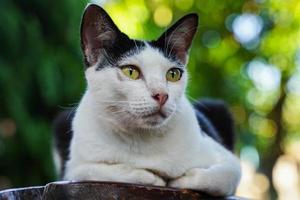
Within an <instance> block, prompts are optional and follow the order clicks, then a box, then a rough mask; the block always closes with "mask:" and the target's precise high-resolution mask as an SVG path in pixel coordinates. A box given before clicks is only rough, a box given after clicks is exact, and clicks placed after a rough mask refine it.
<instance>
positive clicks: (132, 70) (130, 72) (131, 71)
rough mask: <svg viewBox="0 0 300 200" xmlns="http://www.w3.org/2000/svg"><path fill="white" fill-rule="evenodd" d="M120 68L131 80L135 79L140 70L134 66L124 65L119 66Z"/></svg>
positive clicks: (138, 75)
mask: <svg viewBox="0 0 300 200" xmlns="http://www.w3.org/2000/svg"><path fill="white" fill-rule="evenodd" d="M121 70H122V72H123V74H124V75H125V76H127V77H128V78H131V79H133V80H136V79H138V78H139V77H140V71H139V69H138V68H137V67H136V66H133V65H125V66H122V67H121Z"/></svg>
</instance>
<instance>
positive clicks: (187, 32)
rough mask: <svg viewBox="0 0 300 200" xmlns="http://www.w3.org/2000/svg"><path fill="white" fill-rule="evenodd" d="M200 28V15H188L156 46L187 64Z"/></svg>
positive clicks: (155, 43) (163, 36)
mask: <svg viewBox="0 0 300 200" xmlns="http://www.w3.org/2000/svg"><path fill="white" fill-rule="evenodd" d="M197 28H198V15H197V14H195V13H193V14H188V15H186V16H184V17H182V18H181V19H179V20H178V21H177V22H176V23H175V24H174V25H173V26H171V27H170V28H169V29H168V30H167V31H165V32H164V33H163V34H162V35H161V36H160V37H159V39H158V40H156V41H154V45H156V46H159V47H160V48H163V51H164V52H166V53H167V55H173V56H175V57H176V58H177V59H179V61H180V62H181V63H183V64H186V61H187V55H188V51H189V48H190V46H191V44H192V41H193V38H194V36H195V33H196V31H197Z"/></svg>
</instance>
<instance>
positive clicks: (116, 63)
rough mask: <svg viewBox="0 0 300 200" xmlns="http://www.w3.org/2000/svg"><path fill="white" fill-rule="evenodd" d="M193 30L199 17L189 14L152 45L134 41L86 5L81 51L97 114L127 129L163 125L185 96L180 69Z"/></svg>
mask: <svg viewBox="0 0 300 200" xmlns="http://www.w3.org/2000/svg"><path fill="white" fill-rule="evenodd" d="M137 17H138V16H137ZM197 25H198V16H197V15H196V14H189V15H186V16H184V17H183V18H181V19H180V20H178V21H177V22H176V23H175V24H174V25H173V26H172V27H170V28H169V29H168V30H167V31H165V32H164V33H163V34H162V35H161V36H160V37H159V38H158V39H157V40H154V41H150V42H147V41H139V40H133V39H130V38H129V37H128V36H127V35H125V34H124V33H122V32H121V31H120V30H119V29H118V28H117V26H116V25H115V24H114V22H113V21H112V20H111V18H110V17H109V15H108V14H107V13H106V12H105V11H104V10H103V9H102V8H101V7H99V6H97V5H93V4H92V5H89V6H88V7H87V8H86V10H85V12H84V15H83V18H82V24H81V47H82V51H83V54H84V59H85V65H86V70H85V75H86V79H87V82H88V91H89V93H90V94H91V95H92V97H93V99H94V102H95V103H96V104H97V105H99V106H101V107H102V108H104V111H103V110H102V112H101V113H99V115H102V116H105V117H104V118H105V119H109V120H113V121H114V122H115V123H118V124H120V125H122V126H126V127H130V128H134V127H136V128H138V129H152V128H158V127H161V126H162V125H163V124H165V123H166V122H167V121H168V119H170V118H171V117H172V116H173V115H174V113H176V111H177V110H178V107H180V103H181V100H182V97H183V95H184V91H185V87H186V83H187V70H186V67H185V65H186V63H187V60H188V51H189V48H190V46H191V43H192V40H193V37H194V35H195V33H196V30H197ZM149 31H150V30H149ZM99 112H100V111H99ZM103 112H104V113H103Z"/></svg>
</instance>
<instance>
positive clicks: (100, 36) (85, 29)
mask: <svg viewBox="0 0 300 200" xmlns="http://www.w3.org/2000/svg"><path fill="white" fill-rule="evenodd" d="M119 34H121V31H120V30H119V29H118V28H117V26H116V25H115V24H114V22H113V21H112V19H111V18H110V17H109V15H108V14H107V13H106V12H105V11H104V10H103V8H101V7H100V6H97V5H95V4H90V5H88V6H87V8H86V9H85V11H84V14H83V17H82V22H81V48H82V51H83V54H84V58H85V64H86V66H87V67H90V66H92V65H94V64H96V63H97V62H98V61H99V60H100V59H104V56H105V49H106V48H109V47H110V46H111V45H113V44H114V42H115V41H116V40H117V37H118V35H119Z"/></svg>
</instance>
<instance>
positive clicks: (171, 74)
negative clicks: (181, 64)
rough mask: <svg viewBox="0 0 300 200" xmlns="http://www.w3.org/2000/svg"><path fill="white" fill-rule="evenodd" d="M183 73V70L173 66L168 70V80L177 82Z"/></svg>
mask: <svg viewBox="0 0 300 200" xmlns="http://www.w3.org/2000/svg"><path fill="white" fill-rule="evenodd" d="M181 75H182V70H180V69H178V68H172V69H169V71H168V72H167V75H166V78H167V80H168V81H171V82H176V81H179V80H180V79H181Z"/></svg>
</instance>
